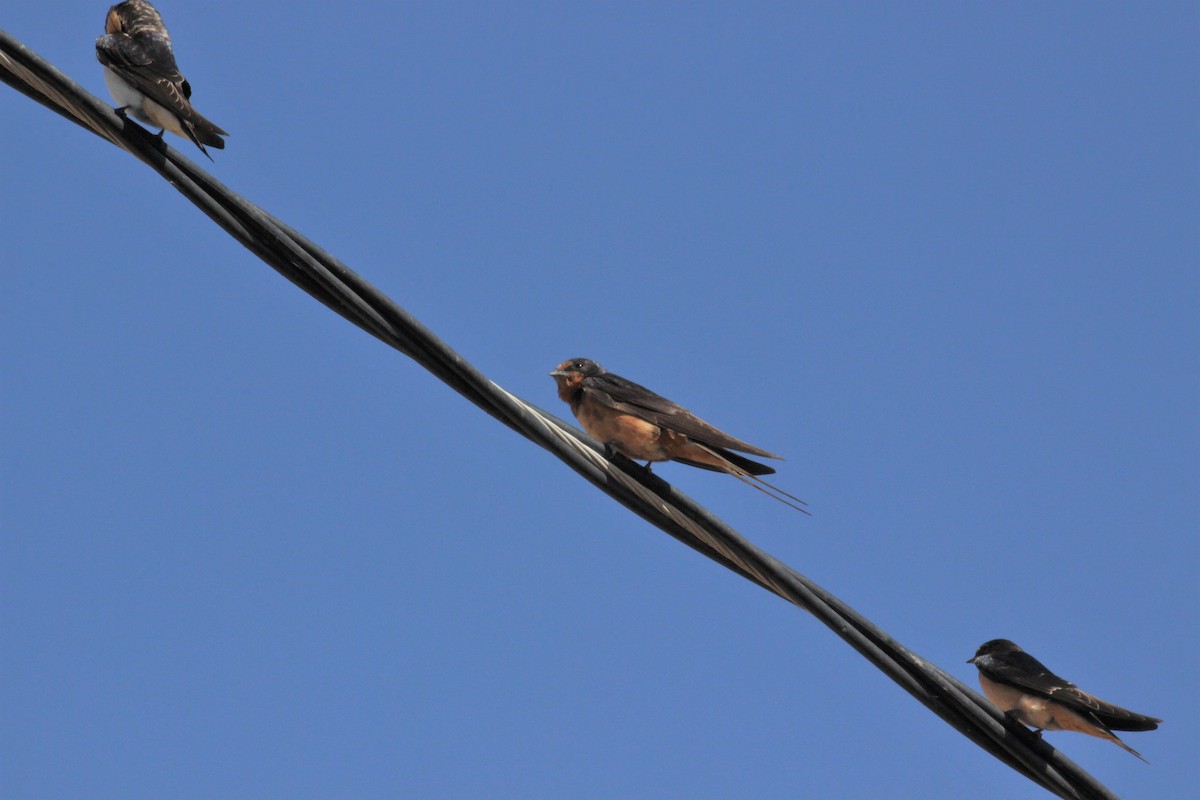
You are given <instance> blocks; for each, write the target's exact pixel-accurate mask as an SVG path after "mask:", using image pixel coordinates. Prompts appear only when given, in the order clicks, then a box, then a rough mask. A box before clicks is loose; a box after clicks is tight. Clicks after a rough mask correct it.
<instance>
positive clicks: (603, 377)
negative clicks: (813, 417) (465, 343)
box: [550, 358, 808, 514]
mask: <svg viewBox="0 0 1200 800" xmlns="http://www.w3.org/2000/svg"><path fill="white" fill-rule="evenodd" d="M550 375H551V376H553V377H554V381H555V383H557V384H558V396H559V398H560V399H562V400H563V401H564V402H565V403H567V404H568V405H569V406H571V412H572V413H573V414H574V415H575V418H576V419H577V420H579V423H580V424H581V425H583V429H584V430H585V431H587V432H588V433H589V434H590V435H591V436H592V437H593V438H594V439H598V440H599V441H601V442H603V443H604V444H605V445H606V446H607V447H611V448H612V449H614V450H616V451H617V452H618V453H621V454H622V455H624V456H625V457H627V458H631V459H635V460H638V461H646V462H647V465H648V464H649V462H652V461H679V462H682V463H684V464H689V465H691V466H693V467H700V468H701V469H708V470H713V471H714V472H726V473H729V474H730V475H733V476H734V477H735V478H737V479H738V480H741V481H743V482H745V483H749V484H750V485H751V486H753V487H754V488H756V489H758V490H759V491H761V492H763V493H765V494H768V495H770V496H771V497H773V498H775V499H776V500H778V501H779V502H781V503H784V504H785V505H789V506H791V507H792V508H795V509H796V510H797V511H804V513H805V514H807V513H808V512H807V511H805V510H804V509H803V508H800V507H799V506H796V505H793V504H792V503H789V502H788V501H787V500H785V499H783V498H784V497H787V498H791V499H792V500H795V501H796V502H797V503H800V504H802V505H803V504H804V501H803V500H801V499H799V498H798V497H793V496H792V495H790V494H788V493H787V492H785V491H783V490H782V489H778V488H776V487H774V486H772V485H771V484H769V483H767V482H766V481H764V480H762V479H761V478H759V477H758V476H759V475H770V474H772V473H774V472H775V470H774V469H772V468H771V467H768V466H767V465H766V464H760V463H758V462H757V461H751V460H750V459H748V458H744V457H743V456H740V455H737V454H736V453H733V452H730V451H732V450H740V451H741V452H743V453H750V454H751V455H756V456H762V457H764V458H780V456H777V455H775V454H774V453H768V452H767V451H766V450H763V449H762V448H759V447H755V446H754V445H752V444H749V443H748V442H743V441H742V440H741V439H735V438H734V437H732V436H730V435H729V434H727V433H724V432H722V431H719V430H717V429H716V428H714V427H713V426H712V425H709V424H708V423H707V422H705V421H704V420H702V419H700V418H699V417H697V416H696V415H694V414H692V412H690V411H688V410H687V409H686V408H683V407H682V406H679V405H676V404H675V403H672V402H671V401H670V400H668V399H666V398H665V397H661V396H659V395H657V394H655V393H654V392H652V391H650V390H649V389H647V388H646V387H644V386H639V385H638V384H636V383H634V382H633V381H631V380H627V379H625V378H622V377H621V376H620V375H614V374H613V373H611V372H609V371H608V370H606V369H604V367H602V366H600V365H599V364H597V363H596V362H595V361H592V360H591V359H587V358H572V359H568V360H567V361H564V362H562V363H561V364H559V365H558V367H556V368H555V369H554V371H553V372H551V373H550ZM760 484H761V485H760ZM763 487H766V488H763ZM768 489H769V490H770V491H768ZM778 495H783V497H779V496H778Z"/></svg>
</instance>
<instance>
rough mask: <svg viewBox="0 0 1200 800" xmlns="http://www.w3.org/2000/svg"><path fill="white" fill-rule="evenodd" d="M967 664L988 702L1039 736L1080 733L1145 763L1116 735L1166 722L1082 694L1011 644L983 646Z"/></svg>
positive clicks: (995, 641) (997, 642)
mask: <svg viewBox="0 0 1200 800" xmlns="http://www.w3.org/2000/svg"><path fill="white" fill-rule="evenodd" d="M967 663H968V664H974V665H975V666H976V667H978V668H979V685H980V686H982V687H983V693H984V694H986V695H987V697H988V699H989V700H991V701H992V702H993V703H995V704H996V706H997V707H998V708H999V709H1000V710H1001V711H1003V712H1004V713H1006V714H1008V715H1009V716H1010V717H1012V718H1013V719H1015V720H1017V721H1018V722H1021V723H1024V724H1025V725H1030V726H1032V727H1034V728H1036V729H1037V730H1036V731H1035V733H1038V734H1040V733H1041V732H1042V731H1044V730H1045V731H1077V732H1079V733H1086V734H1087V735H1088V736H1098V737H1100V738H1101V739H1108V740H1109V741H1110V742H1112V743H1114V744H1118V745H1120V746H1121V747H1123V748H1125V749H1126V750H1128V751H1129V752H1130V753H1133V754H1134V755H1135V756H1137V757H1138V758H1141V759H1142V761H1145V760H1146V759H1144V758H1142V754H1141V753H1139V752H1138V751H1137V750H1134V749H1133V748H1132V747H1130V746H1129V745H1127V744H1125V743H1124V742H1122V741H1121V740H1120V739H1118V738H1117V735H1116V734H1115V733H1113V731H1152V730H1154V729H1155V728H1157V727H1158V723H1160V722H1162V720H1161V719H1155V718H1154V717H1147V716H1146V715H1145V714H1135V713H1134V712H1132V711H1129V710H1127V709H1124V708H1121V707H1120V706H1114V705H1113V704H1112V703H1106V702H1104V701H1103V700H1100V699H1098V698H1095V697H1092V696H1091V695H1090V694H1088V693H1087V692H1083V691H1080V689H1079V688H1078V687H1076V686H1075V684H1073V683H1071V682H1070V681H1068V680H1064V679H1063V678H1060V677H1058V676H1057V675H1055V674H1054V673H1053V672H1051V671H1050V670H1048V669H1046V665H1045V664H1043V663H1042V662H1040V661H1038V660H1037V659H1036V658H1034V657H1033V656H1031V655H1029V654H1028V653H1026V652H1025V651H1024V650H1022V649H1021V648H1019V647H1017V646H1016V645H1015V644H1013V643H1012V642H1010V641H1009V640H1008V639H992V640H991V641H990V642H984V643H983V644H982V645H980V646H979V650H978V651H976V653H975V657H974V658H971V659H969V660H968V661H967ZM1147 763H1149V762H1147Z"/></svg>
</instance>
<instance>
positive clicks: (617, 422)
mask: <svg viewBox="0 0 1200 800" xmlns="http://www.w3.org/2000/svg"><path fill="white" fill-rule="evenodd" d="M574 411H575V417H576V419H578V420H579V424H580V425H582V426H583V429H584V430H585V431H587V432H588V434H589V435H591V437H592V438H593V439H598V440H600V441H601V442H604V443H606V444H611V445H613V446H614V447H616V449H617V450H618V451H620V453H621V454H622V455H624V456H625V457H627V458H632V459H634V460H636V461H667V460H669V459H670V458H671V456H669V455H668V454H667V453H666V451H665V450H664V449H663V442H661V441H660V440H661V436H662V429H661V428H659V427H658V426H657V425H655V424H654V423H653V422H647V421H646V420H644V419H641V418H640V417H635V416H634V415H632V414H625V413H622V412H620V411H616V410H614V409H612V408H609V407H608V406H605V405H603V404H602V403H597V402H593V401H590V400H588V399H586V398H585V399H584V400H582V401H581V402H580V403H579V404H578V405H577V406H576V408H575V409H574Z"/></svg>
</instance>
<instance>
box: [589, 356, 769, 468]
mask: <svg viewBox="0 0 1200 800" xmlns="http://www.w3.org/2000/svg"><path fill="white" fill-rule="evenodd" d="M582 390H583V391H584V392H585V393H586V394H587V395H588V396H589V397H591V398H592V399H594V400H596V401H598V402H600V403H603V404H604V405H606V406H608V407H609V408H613V409H616V410H617V411H622V412H624V413H626V414H632V415H634V416H636V417H639V418H641V419H644V420H646V421H648V422H653V423H654V424H655V425H659V426H661V427H663V428H667V429H669V430H673V431H675V432H677V433H682V434H683V435H684V436H686V437H688V438H689V439H691V440H693V441H695V442H700V443H702V444H707V445H711V446H713V447H720V448H724V449H727V450H740V451H741V452H743V453H750V454H752V455H756V456H764V457H766V458H779V456H777V455H775V454H774V453H769V452H767V451H766V450H763V449H762V448H759V447H755V446H754V445H752V444H750V443H749V442H744V441H742V440H741V439H737V438H735V437H733V436H730V435H729V434H727V433H725V432H724V431H721V430H718V429H717V428H714V427H713V426H712V425H709V424H708V423H707V422H705V421H704V420H702V419H700V418H699V417H697V416H696V415H695V414H693V413H692V412H690V411H688V410H687V409H686V408H684V407H683V406H681V405H678V404H676V403H672V402H671V401H670V400H668V399H667V398H665V397H663V396H662V395H659V394H655V393H654V392H652V391H650V390H649V389H647V388H646V387H645V386H641V385H639V384H636V383H634V382H633V381H631V380H627V379H625V378H622V377H621V376H620V375H614V374H612V373H611V372H606V373H604V374H603V375H592V376H591V377H588V378H585V379H584V381H583V386H582ZM751 463H753V462H751Z"/></svg>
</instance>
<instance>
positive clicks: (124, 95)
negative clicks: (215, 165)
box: [96, 0, 229, 161]
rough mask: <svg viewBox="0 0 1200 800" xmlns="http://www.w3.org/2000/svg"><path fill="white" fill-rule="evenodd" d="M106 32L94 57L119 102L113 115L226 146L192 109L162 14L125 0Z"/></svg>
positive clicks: (188, 88) (142, 0) (115, 9)
mask: <svg viewBox="0 0 1200 800" xmlns="http://www.w3.org/2000/svg"><path fill="white" fill-rule="evenodd" d="M104 30H105V35H104V36H101V37H100V38H99V39H97V40H96V58H98V59H99V60H100V63H101V64H103V65H104V82H105V83H107V84H108V90H109V91H110V92H111V93H112V96H113V99H114V100H116V101H117V102H118V103H119V104H120V105H119V107H118V108H117V109H116V111H117V113H118V114H120V115H122V116H124V115H125V112H129V113H130V114H133V116H135V117H137V118H138V119H140V120H141V121H142V122H145V123H148V124H150V125H154V126H156V127H158V128H161V129H162V130H160V131H159V134H158V135H159V138H161V137H162V132H163V131H171V133H174V134H177V135H179V136H183V137H185V138H187V139H190V140H191V141H192V142H193V143H194V144H195V145H196V146H197V147H199V148H200V152H202V153H204V155H206V156H208V159H209V160H210V161H211V160H212V156H209V155H208V151H207V150H205V149H204V145H208V146H209V147H215V148H217V149H218V150H221V149H224V147H225V141H224V140H223V139H222V138H221V137H222V136H228V135H229V134H228V133H226V132H225V131H223V130H221V129H220V128H218V127H217V126H216V125H214V124H213V123H211V122H209V121H208V120H207V119H205V118H204V117H202V116H200V114H198V113H197V112H196V109H194V108H192V104H191V101H190V98H191V96H192V87H191V86H190V85H189V84H188V82H187V80H185V79H184V77H183V76H182V75H180V74H179V69H178V68H177V67H176V66H175V51H174V49H173V48H172V47H171V37H170V35H169V34H168V33H167V27H166V26H165V25H163V21H162V17H161V16H159V14H158V11H157V10H156V9H155V8H154V6H152V5H150V4H149V3H147V2H146V0H125V2H123V3H118V4H117V5H115V6H113V7H112V8H110V9H109V10H108V18H107V19H106V20H105V22H104Z"/></svg>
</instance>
